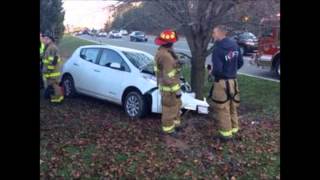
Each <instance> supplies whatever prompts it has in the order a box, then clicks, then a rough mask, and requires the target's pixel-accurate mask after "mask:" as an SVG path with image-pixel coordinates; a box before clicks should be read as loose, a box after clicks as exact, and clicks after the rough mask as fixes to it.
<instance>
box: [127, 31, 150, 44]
mask: <svg viewBox="0 0 320 180" xmlns="http://www.w3.org/2000/svg"><path fill="white" fill-rule="evenodd" d="M129 37H130V41H142V42H147V41H148V38H147V36H146V33H144V32H142V31H133V32H132V33H131V34H130V35H129Z"/></svg>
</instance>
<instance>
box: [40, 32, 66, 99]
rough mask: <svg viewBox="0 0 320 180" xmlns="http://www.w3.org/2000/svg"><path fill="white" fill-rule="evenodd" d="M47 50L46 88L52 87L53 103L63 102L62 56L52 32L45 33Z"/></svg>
mask: <svg viewBox="0 0 320 180" xmlns="http://www.w3.org/2000/svg"><path fill="white" fill-rule="evenodd" d="M44 43H45V45H46V51H45V52H44V55H43V76H44V81H45V82H46V83H45V84H46V86H47V87H45V88H48V87H50V86H51V87H52V88H53V93H52V94H50V101H51V102H52V103H61V102H62V101H63V98H64V97H63V92H62V89H61V87H60V86H59V78H60V75H61V73H60V68H61V63H62V62H61V58H60V55H59V51H58V48H57V46H56V45H55V44H54V36H53V34H51V33H46V34H45V35H44Z"/></svg>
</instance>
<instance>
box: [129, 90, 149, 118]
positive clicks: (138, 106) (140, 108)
mask: <svg viewBox="0 0 320 180" xmlns="http://www.w3.org/2000/svg"><path fill="white" fill-rule="evenodd" d="M123 106H124V109H125V112H126V114H127V115H128V116H129V117H131V118H141V117H143V116H145V115H146V112H147V102H146V101H145V99H144V97H143V96H142V95H141V94H140V93H139V92H137V91H131V92H129V93H128V94H127V95H126V97H125V100H124V103H123Z"/></svg>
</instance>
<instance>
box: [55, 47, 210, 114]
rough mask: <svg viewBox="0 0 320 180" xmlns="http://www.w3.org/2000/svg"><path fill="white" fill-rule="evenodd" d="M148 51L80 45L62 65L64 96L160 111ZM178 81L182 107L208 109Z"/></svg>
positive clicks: (134, 111)
mask: <svg viewBox="0 0 320 180" xmlns="http://www.w3.org/2000/svg"><path fill="white" fill-rule="evenodd" d="M153 59H154V57H153V56H152V55H150V54H149V53H146V52H143V51H139V50H135V49H129V48H123V47H116V46H110V45H87V46H80V47H79V48H77V49H76V50H75V52H74V53H73V54H72V56H71V57H70V58H69V59H68V60H67V61H66V62H65V64H64V65H63V68H62V77H61V81H60V82H61V84H62V86H63V88H64V93H65V96H66V97H72V96H74V95H76V94H77V93H81V94H85V95H89V96H92V97H95V98H99V99H104V100H107V101H111V102H114V103H116V104H119V105H122V107H124V109H125V112H126V113H127V115H128V116H130V117H132V118H136V117H143V116H144V115H146V114H147V113H148V112H153V113H161V111H162V107H161V96H160V92H159V89H158V87H157V83H156V77H155V75H154V70H153V66H154V60H153ZM190 89H191V88H190V86H189V85H188V84H187V83H185V82H184V81H181V90H182V97H181V99H182V109H184V110H194V111H198V112H199V113H202V114H207V113H208V107H209V105H208V103H207V102H206V101H205V100H199V99H196V98H194V93H191V91H190Z"/></svg>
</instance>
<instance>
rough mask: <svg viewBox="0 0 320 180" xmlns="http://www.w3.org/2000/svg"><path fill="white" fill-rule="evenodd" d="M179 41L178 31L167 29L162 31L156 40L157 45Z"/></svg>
mask: <svg viewBox="0 0 320 180" xmlns="http://www.w3.org/2000/svg"><path fill="white" fill-rule="evenodd" d="M177 41H178V35H177V32H176V31H173V30H171V29H166V30H164V31H162V32H161V33H160V36H159V37H157V38H156V39H155V40H154V43H156V44H157V45H164V44H167V43H175V42H177Z"/></svg>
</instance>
